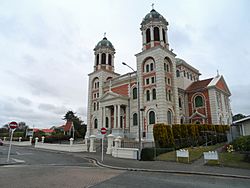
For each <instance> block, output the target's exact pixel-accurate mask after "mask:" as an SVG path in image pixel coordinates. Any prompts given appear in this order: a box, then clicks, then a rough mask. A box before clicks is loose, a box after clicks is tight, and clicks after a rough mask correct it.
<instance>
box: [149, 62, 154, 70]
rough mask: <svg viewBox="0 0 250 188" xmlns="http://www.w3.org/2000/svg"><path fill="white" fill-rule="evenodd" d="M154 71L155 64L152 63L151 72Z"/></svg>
mask: <svg viewBox="0 0 250 188" xmlns="http://www.w3.org/2000/svg"><path fill="white" fill-rule="evenodd" d="M153 70H154V63H150V71H153Z"/></svg>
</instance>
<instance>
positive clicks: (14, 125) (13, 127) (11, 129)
mask: <svg viewBox="0 0 250 188" xmlns="http://www.w3.org/2000/svg"><path fill="white" fill-rule="evenodd" d="M17 127H18V124H17V122H15V121H12V122H10V123H9V128H10V131H11V136H10V145H9V151H8V157H7V163H8V162H9V160H10V150H11V144H12V138H13V133H14V131H15V130H16V128H17Z"/></svg>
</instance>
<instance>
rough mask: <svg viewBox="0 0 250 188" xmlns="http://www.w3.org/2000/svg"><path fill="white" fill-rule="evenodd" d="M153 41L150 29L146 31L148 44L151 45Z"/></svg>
mask: <svg viewBox="0 0 250 188" xmlns="http://www.w3.org/2000/svg"><path fill="white" fill-rule="evenodd" d="M150 41H151V37H150V29H149V28H148V29H147V30H146V43H149V42H150Z"/></svg>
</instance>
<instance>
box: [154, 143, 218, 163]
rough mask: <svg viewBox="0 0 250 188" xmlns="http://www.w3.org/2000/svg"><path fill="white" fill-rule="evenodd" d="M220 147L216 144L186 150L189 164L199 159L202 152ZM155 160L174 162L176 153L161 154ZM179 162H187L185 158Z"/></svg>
mask: <svg viewBox="0 0 250 188" xmlns="http://www.w3.org/2000/svg"><path fill="white" fill-rule="evenodd" d="M221 146H223V144H216V145H213V146H200V147H193V148H186V149H188V151H189V155H190V162H193V161H195V160H197V159H199V158H200V157H201V156H202V155H203V152H206V151H214V150H215V149H217V148H219V147H221ZM156 160H161V161H176V151H172V152H168V153H164V154H161V155H159V156H157V158H156ZM179 162H184V163H187V162H188V161H187V159H186V158H179Z"/></svg>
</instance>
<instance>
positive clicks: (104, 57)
mask: <svg viewBox="0 0 250 188" xmlns="http://www.w3.org/2000/svg"><path fill="white" fill-rule="evenodd" d="M101 63H102V64H104V65H105V64H106V54H105V53H102V60H101Z"/></svg>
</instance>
